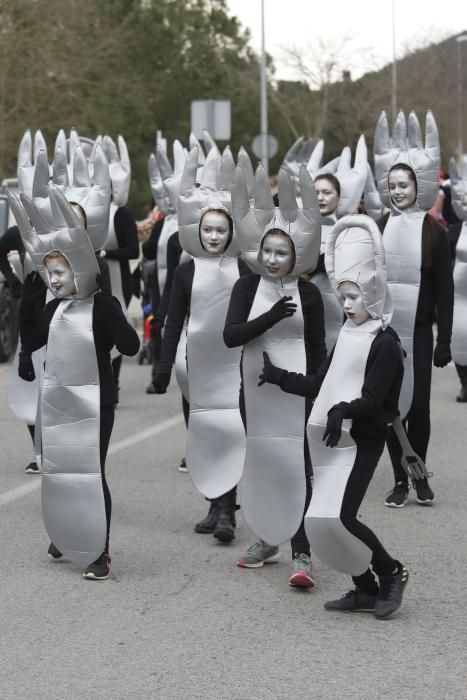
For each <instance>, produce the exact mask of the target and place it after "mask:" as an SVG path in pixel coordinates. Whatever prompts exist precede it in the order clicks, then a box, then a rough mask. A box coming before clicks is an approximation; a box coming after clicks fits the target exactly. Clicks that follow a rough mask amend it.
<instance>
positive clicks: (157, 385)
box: [152, 372, 170, 394]
mask: <svg viewBox="0 0 467 700" xmlns="http://www.w3.org/2000/svg"><path fill="white" fill-rule="evenodd" d="M152 383H153V386H154V389H155V393H156V394H165V393H167V387H168V386H169V384H170V373H167V372H157V374H156V376H155V377H154V379H153V380H152Z"/></svg>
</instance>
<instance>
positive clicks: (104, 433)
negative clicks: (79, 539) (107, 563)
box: [100, 406, 115, 552]
mask: <svg viewBox="0 0 467 700" xmlns="http://www.w3.org/2000/svg"><path fill="white" fill-rule="evenodd" d="M114 417H115V410H114V407H113V406H101V421H100V459H101V474H102V488H103V490H104V502H105V517H106V520H107V537H106V541H105V551H106V552H108V551H109V538H110V519H111V517H112V498H111V496H110V489H109V486H108V484H107V479H106V477H105V460H106V457H107V451H108V449H109V443H110V436H111V435H112V429H113V425H114Z"/></svg>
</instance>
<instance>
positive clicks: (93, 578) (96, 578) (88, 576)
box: [83, 571, 110, 581]
mask: <svg viewBox="0 0 467 700" xmlns="http://www.w3.org/2000/svg"><path fill="white" fill-rule="evenodd" d="M83 576H84V578H86V579H88V580H89V581H105V580H106V579H108V578H109V576H110V571H109V573H108V574H106V575H105V576H96V575H95V574H93V573H89V574H86V573H85V572H84V571H83Z"/></svg>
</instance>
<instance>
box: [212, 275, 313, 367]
mask: <svg viewBox="0 0 467 700" xmlns="http://www.w3.org/2000/svg"><path fill="white" fill-rule="evenodd" d="M260 279H261V277H260V276H259V275H255V274H253V273H250V274H248V275H246V276H245V277H241V278H240V279H239V280H237V282H236V283H235V285H234V287H233V289H232V295H231V297H230V305H229V310H228V312H227V318H226V321H225V328H224V341H225V343H226V345H227V346H228V347H229V348H233V347H239V346H240V345H245V344H246V343H248V342H249V341H250V340H253V339H254V338H257V337H258V336H260V335H262V334H263V333H264V332H265V331H267V330H268V329H269V328H271V327H272V325H274V324H271V322H270V320H269V318H268V316H267V314H261V315H260V316H258V317H257V318H254V319H252V320H251V321H248V316H249V314H250V311H251V307H252V305H253V301H254V298H255V295H256V290H257V289H258V284H259V281H260ZM298 292H299V294H300V300H301V304H302V311H303V322H304V341H305V351H306V364H307V372H316V370H317V369H318V367H319V366H320V365H321V363H322V362H323V360H324V359H325V357H326V343H325V330H324V309H323V301H322V299H321V294H320V292H319V290H318V288H317V287H316V286H315V285H314V284H313V283H312V282H305V281H304V280H302V279H299V280H298ZM279 323H280V321H279Z"/></svg>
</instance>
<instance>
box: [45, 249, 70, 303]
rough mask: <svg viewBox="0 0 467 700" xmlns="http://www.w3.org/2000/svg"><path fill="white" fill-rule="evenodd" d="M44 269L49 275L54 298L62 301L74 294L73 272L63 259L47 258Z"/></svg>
mask: <svg viewBox="0 0 467 700" xmlns="http://www.w3.org/2000/svg"><path fill="white" fill-rule="evenodd" d="M45 268H46V270H47V273H48V275H49V281H50V286H51V287H52V290H53V293H54V294H55V296H56V297H58V298H59V299H62V298H64V297H70V296H73V295H74V294H76V286H75V278H74V275H73V271H72V269H71V267H70V265H69V264H68V261H67V260H66V259H65V258H64V257H62V256H60V257H59V258H48V259H47V260H46V261H45Z"/></svg>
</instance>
